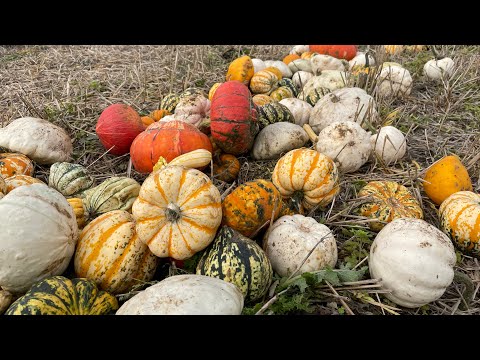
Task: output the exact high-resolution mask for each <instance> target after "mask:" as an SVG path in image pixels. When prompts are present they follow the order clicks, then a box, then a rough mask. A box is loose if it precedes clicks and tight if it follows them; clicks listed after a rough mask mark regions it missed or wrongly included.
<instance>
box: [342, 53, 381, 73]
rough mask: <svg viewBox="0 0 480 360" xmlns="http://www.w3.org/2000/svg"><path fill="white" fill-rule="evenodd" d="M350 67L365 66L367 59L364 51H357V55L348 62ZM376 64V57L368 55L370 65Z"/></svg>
mask: <svg viewBox="0 0 480 360" xmlns="http://www.w3.org/2000/svg"><path fill="white" fill-rule="evenodd" d="M348 65H349V69H352V68H354V67H355V66H357V67H364V66H366V65H367V59H366V57H365V53H363V52H357V55H355V57H354V58H353V59H352V60H350V61H349V62H348ZM374 65H375V59H374V58H373V57H372V56H371V55H368V66H374Z"/></svg>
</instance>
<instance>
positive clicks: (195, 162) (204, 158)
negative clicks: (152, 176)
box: [153, 149, 212, 171]
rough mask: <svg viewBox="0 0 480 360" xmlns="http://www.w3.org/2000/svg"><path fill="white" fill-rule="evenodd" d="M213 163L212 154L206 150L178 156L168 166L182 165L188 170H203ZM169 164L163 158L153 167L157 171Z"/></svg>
mask: <svg viewBox="0 0 480 360" xmlns="http://www.w3.org/2000/svg"><path fill="white" fill-rule="evenodd" d="M211 161H212V153H211V152H210V151H208V150H205V149H198V150H193V151H190V152H188V153H185V154H183V155H180V156H177V157H176V158H175V159H173V160H172V161H170V162H169V163H168V165H180V166H185V167H187V168H197V169H202V168H205V167H206V166H207V165H209V164H210V163H211ZM166 165H167V162H166V161H165V159H164V158H163V157H160V159H158V162H157V164H156V165H155V166H154V167H153V171H157V170H159V169H161V168H162V167H164V166H166Z"/></svg>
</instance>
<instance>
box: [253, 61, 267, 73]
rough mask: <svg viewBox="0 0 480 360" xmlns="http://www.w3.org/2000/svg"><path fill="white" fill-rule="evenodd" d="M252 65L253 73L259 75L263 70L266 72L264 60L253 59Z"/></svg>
mask: <svg viewBox="0 0 480 360" xmlns="http://www.w3.org/2000/svg"><path fill="white" fill-rule="evenodd" d="M252 63H253V73H254V74H255V73H257V72H259V71H261V70H264V69H265V68H266V67H267V66H266V65H265V63H264V62H263V60H261V59H252Z"/></svg>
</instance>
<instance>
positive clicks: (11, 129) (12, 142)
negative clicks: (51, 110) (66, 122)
mask: <svg viewBox="0 0 480 360" xmlns="http://www.w3.org/2000/svg"><path fill="white" fill-rule="evenodd" d="M0 146H2V147H4V148H7V149H9V150H10V151H12V152H19V153H22V154H24V155H26V156H28V157H29V158H30V159H32V160H34V161H36V162H37V163H39V164H47V165H48V164H53V163H55V162H63V161H68V160H69V159H70V156H71V155H72V151H73V146H72V140H71V139H70V136H68V134H67V133H66V132H65V130H63V129H62V128H61V127H59V126H57V125H54V124H52V123H51V122H49V121H46V120H42V119H37V118H33V117H23V118H19V119H16V120H13V121H12V122H11V123H10V124H8V125H7V126H6V127H4V128H3V129H0Z"/></svg>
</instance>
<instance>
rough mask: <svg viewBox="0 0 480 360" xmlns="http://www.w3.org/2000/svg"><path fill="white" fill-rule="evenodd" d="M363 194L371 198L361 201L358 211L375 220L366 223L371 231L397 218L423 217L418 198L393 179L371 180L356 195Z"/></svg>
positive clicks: (360, 195)
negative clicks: (364, 201)
mask: <svg viewBox="0 0 480 360" xmlns="http://www.w3.org/2000/svg"><path fill="white" fill-rule="evenodd" d="M364 196H365V197H366V196H369V197H370V198H371V199H370V200H369V201H368V202H366V203H363V204H362V205H361V206H360V208H359V209H358V212H359V214H360V215H361V216H365V217H368V218H370V219H375V220H376V221H373V222H369V223H368V224H369V226H370V229H372V230H373V231H380V230H382V229H383V227H384V226H385V225H386V224H387V223H389V222H391V221H393V220H395V219H398V218H416V219H423V211H422V208H421V206H420V203H419V202H418V200H417V199H416V198H415V196H413V195H412V193H411V192H410V191H409V190H408V189H407V188H406V187H405V186H403V185H401V184H399V183H397V182H395V181H371V182H369V183H368V184H367V185H365V186H364V187H363V188H362V189H361V190H360V192H359V193H358V197H364Z"/></svg>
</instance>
